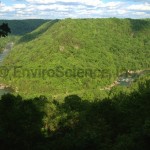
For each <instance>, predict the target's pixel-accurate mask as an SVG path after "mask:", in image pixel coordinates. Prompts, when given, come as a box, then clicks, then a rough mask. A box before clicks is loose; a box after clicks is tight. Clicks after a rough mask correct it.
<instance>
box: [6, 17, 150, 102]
mask: <svg viewBox="0 0 150 150" xmlns="http://www.w3.org/2000/svg"><path fill="white" fill-rule="evenodd" d="M4 65H8V66H10V68H9V73H8V75H7V76H5V82H7V83H9V84H10V85H12V86H15V87H16V86H17V87H18V90H19V92H21V93H23V94H24V95H32V96H33V95H41V94H43V95H50V93H51V94H52V95H53V96H56V97H59V96H60V97H61V96H65V95H68V94H78V95H80V96H85V97H88V98H89V99H90V98H95V97H103V96H104V95H105V93H104V92H103V94H102V93H101V91H100V89H101V88H102V87H104V86H106V85H109V84H111V83H112V82H113V81H114V80H115V79H116V77H117V76H118V74H119V73H121V72H123V71H126V70H139V69H145V68H149V67H150V20H149V19H147V20H131V19H116V18H111V19H65V20H61V21H55V22H54V21H51V22H48V23H46V24H44V25H42V26H41V27H40V28H38V29H36V30H35V31H33V32H31V33H29V34H27V35H25V36H23V37H22V38H21V39H20V40H19V41H18V43H17V44H16V46H15V47H14V49H13V50H12V52H11V53H10V55H9V56H8V57H7V58H6V60H5V62H4ZM13 66H20V67H13Z"/></svg>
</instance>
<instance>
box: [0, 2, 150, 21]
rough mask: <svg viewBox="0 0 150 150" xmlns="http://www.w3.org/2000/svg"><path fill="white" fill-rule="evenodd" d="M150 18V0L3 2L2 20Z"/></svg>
mask: <svg viewBox="0 0 150 150" xmlns="http://www.w3.org/2000/svg"><path fill="white" fill-rule="evenodd" d="M102 17H105V18H106V17H119V18H150V0H0V19H27V18H40V19H55V18H59V19H60V18H102Z"/></svg>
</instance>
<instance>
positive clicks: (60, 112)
mask: <svg viewBox="0 0 150 150" xmlns="http://www.w3.org/2000/svg"><path fill="white" fill-rule="evenodd" d="M8 22H9V23H10V28H11V30H12V34H13V35H18V34H19V35H21V34H23V33H25V35H22V36H19V37H18V36H17V37H16V36H15V37H14V36H8V37H4V38H0V50H1V49H2V48H4V45H6V44H7V43H9V42H12V41H14V39H15V44H14V48H13V49H12V50H11V51H10V53H9V55H8V56H7V57H6V58H5V60H4V61H3V63H2V64H1V66H0V83H4V85H9V86H8V87H11V88H13V90H14V91H15V93H13V94H5V95H3V96H2V97H1V100H0V149H1V150H87V149H88V150H135V149H136V150H149V149H150V144H149V141H150V100H149V99H150V74H149V72H148V73H147V74H143V75H141V76H140V77H139V78H137V79H136V80H135V81H134V82H133V83H132V84H131V85H130V86H127V87H124V86H114V87H111V88H110V89H109V90H108V89H106V88H105V87H108V85H110V84H112V83H113V82H114V81H116V79H117V78H118V76H119V75H120V74H121V73H122V72H126V73H125V74H126V76H128V70H129V71H131V70H132V71H140V70H145V69H149V67H150V49H149V48H150V20H149V19H117V18H107V19H64V20H50V21H46V22H45V21H44V22H45V23H42V22H43V20H37V22H36V21H35V20H24V21H21V20H20V21H8ZM33 22H34V23H35V22H36V23H35V24H36V25H35V24H34V23H33ZM39 22H40V23H39ZM27 24H30V25H29V26H28V27H27ZM39 24H42V25H41V26H39V27H38V28H36V27H37V26H38V25H39ZM5 25H6V24H5ZM18 26H19V27H20V28H18ZM26 27H27V28H26ZM17 28H18V30H17ZM35 28H36V29H35ZM7 29H8V28H7ZM33 29H35V30H33ZM7 31H8V30H7ZM30 31H32V32H30ZM6 49H7V46H6ZM0 56H1V55H0ZM91 70H92V71H95V72H92V74H91V72H90V71H91ZM97 73H98V74H97ZM2 85H3V84H2Z"/></svg>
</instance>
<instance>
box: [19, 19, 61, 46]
mask: <svg viewBox="0 0 150 150" xmlns="http://www.w3.org/2000/svg"><path fill="white" fill-rule="evenodd" d="M58 21H59V20H58V19H56V20H53V21H50V22H48V23H49V24H48V25H47V26H46V27H45V28H42V29H41V30H38V31H33V32H31V33H27V34H26V35H24V36H23V37H22V38H20V40H19V41H18V44H19V43H23V42H29V41H32V40H34V39H35V38H38V37H39V36H40V35H41V34H43V33H44V32H46V31H47V30H48V29H49V28H50V27H52V26H53V25H54V24H55V23H57V22H58Z"/></svg>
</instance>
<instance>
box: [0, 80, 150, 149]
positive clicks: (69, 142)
mask: <svg viewBox="0 0 150 150" xmlns="http://www.w3.org/2000/svg"><path fill="white" fill-rule="evenodd" d="M149 99H150V78H146V79H145V80H143V81H142V82H141V83H140V84H139V85H138V86H137V88H136V90H134V91H133V92H131V93H130V94H125V93H123V92H121V93H119V94H116V95H115V96H113V97H112V98H111V99H110V98H105V99H103V100H100V99H93V100H92V101H90V100H89V99H82V98H81V97H79V96H77V95H68V96H66V97H65V98H64V100H62V101H63V103H62V102H58V101H56V100H53V99H51V100H50V99H49V100H48V99H47V98H46V97H44V96H40V97H36V98H33V99H23V98H22V97H21V96H14V95H10V94H9V95H4V96H3V97H2V99H1V100H0V129H1V130H0V133H1V134H0V149H2V150H12V149H15V150H20V149H21V150H27V149H28V150H87V149H88V150H135V149H136V150H149V148H150V143H149V141H150V100H149Z"/></svg>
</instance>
